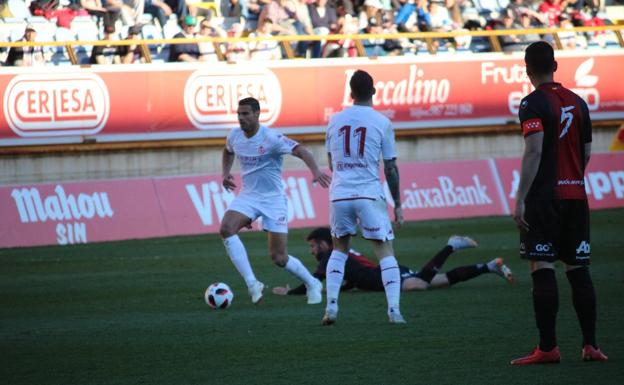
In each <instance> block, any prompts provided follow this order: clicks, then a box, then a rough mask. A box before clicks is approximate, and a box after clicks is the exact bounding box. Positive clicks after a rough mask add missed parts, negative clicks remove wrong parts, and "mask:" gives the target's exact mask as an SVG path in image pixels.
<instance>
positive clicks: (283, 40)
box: [0, 25, 624, 64]
mask: <svg viewBox="0 0 624 385" xmlns="http://www.w3.org/2000/svg"><path fill="white" fill-rule="evenodd" d="M622 31H624V26H622V25H610V26H599V27H575V28H535V29H516V30H486V31H466V30H458V31H451V32H408V33H384V34H350V35H344V34H336V35H324V36H319V35H289V36H255V37H249V36H248V37H195V38H184V39H140V40H96V41H50V42H24V41H18V42H0V47H34V46H37V47H60V46H62V47H64V48H65V50H66V51H67V57H68V58H69V60H70V61H71V63H72V64H79V61H78V57H77V55H76V52H75V50H74V47H80V46H107V45H113V46H132V45H137V46H139V47H140V51H141V55H142V56H143V58H144V59H145V62H147V63H151V62H152V56H151V52H150V49H149V46H152V45H165V44H187V43H213V45H214V49H215V54H216V55H217V57H218V59H219V60H221V61H226V60H227V59H226V55H225V52H223V50H222V46H221V45H222V44H224V43H225V44H229V43H238V42H246V43H251V42H262V41H277V42H279V43H280V45H281V47H282V49H283V51H284V53H285V55H286V58H288V59H293V58H295V55H294V52H293V50H292V46H291V43H292V42H298V41H341V40H342V41H345V40H350V41H353V43H354V45H355V49H356V51H357V54H358V56H362V57H365V56H368V55H367V54H366V50H365V47H364V43H363V41H364V40H371V39H410V40H421V41H424V42H425V44H426V46H427V50H428V51H429V53H430V54H436V53H437V47H436V45H435V44H434V40H435V39H444V38H455V37H462V36H472V37H487V38H488V40H489V42H490V46H491V48H492V51H493V52H501V51H502V47H501V44H500V41H499V40H498V38H499V37H500V36H515V35H528V34H539V35H542V36H545V35H549V36H552V39H553V42H554V43H555V46H556V48H557V49H563V45H562V43H561V39H560V38H559V34H560V33H567V34H569V33H570V32H575V33H592V32H593V33H596V32H603V33H604V32H612V33H614V34H615V36H616V38H617V41H618V44H619V46H620V48H624V39H623V37H622Z"/></svg>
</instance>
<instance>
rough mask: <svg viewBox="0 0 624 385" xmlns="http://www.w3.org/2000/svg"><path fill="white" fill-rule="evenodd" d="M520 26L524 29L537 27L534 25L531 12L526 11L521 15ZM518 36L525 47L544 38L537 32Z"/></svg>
mask: <svg viewBox="0 0 624 385" xmlns="http://www.w3.org/2000/svg"><path fill="white" fill-rule="evenodd" d="M518 28H520V29H524V30H527V29H531V28H535V26H534V25H533V22H532V19H531V14H530V13H527V12H525V13H523V14H521V15H520V24H519V26H518ZM518 38H519V39H520V41H521V42H522V43H523V45H524V47H525V48H526V47H528V46H529V45H530V44H531V43H534V42H536V41H540V40H541V39H542V38H541V36H540V35H539V34H537V33H528V34H524V35H518ZM523 50H524V48H523Z"/></svg>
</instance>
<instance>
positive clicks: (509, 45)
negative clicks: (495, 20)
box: [494, 13, 524, 52]
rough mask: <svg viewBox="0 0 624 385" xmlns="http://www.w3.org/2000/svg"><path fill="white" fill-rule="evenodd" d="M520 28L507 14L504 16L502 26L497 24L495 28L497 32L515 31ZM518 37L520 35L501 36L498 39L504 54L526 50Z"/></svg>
mask: <svg viewBox="0 0 624 385" xmlns="http://www.w3.org/2000/svg"><path fill="white" fill-rule="evenodd" d="M518 28H519V27H518V26H517V25H515V24H514V22H513V19H512V18H511V16H510V15H508V14H506V13H505V14H503V20H502V24H497V25H496V26H495V27H494V29H496V30H513V29H518ZM518 36H519V35H501V36H499V37H498V40H499V41H500V44H501V47H502V48H503V51H504V52H511V51H522V50H523V49H524V46H523V45H522V40H521V39H520V38H519V37H518Z"/></svg>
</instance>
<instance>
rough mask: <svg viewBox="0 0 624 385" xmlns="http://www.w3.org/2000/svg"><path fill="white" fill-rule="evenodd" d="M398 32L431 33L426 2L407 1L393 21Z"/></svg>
mask: <svg viewBox="0 0 624 385" xmlns="http://www.w3.org/2000/svg"><path fill="white" fill-rule="evenodd" d="M394 21H395V23H396V25H397V28H398V30H399V32H419V31H421V32H426V31H431V15H430V14H429V4H428V0H407V2H406V3H405V4H403V5H402V6H401V8H400V9H399V11H398V13H397V16H396V18H395V19H394Z"/></svg>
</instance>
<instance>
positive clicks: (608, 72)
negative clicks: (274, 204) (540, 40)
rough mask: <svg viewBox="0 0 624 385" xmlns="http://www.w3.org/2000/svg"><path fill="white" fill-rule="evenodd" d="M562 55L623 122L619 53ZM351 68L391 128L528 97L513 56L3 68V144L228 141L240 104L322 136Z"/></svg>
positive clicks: (569, 82)
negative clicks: (245, 101) (365, 77)
mask: <svg viewBox="0 0 624 385" xmlns="http://www.w3.org/2000/svg"><path fill="white" fill-rule="evenodd" d="M557 54H558V58H557V60H558V63H559V69H558V70H557V72H556V80H557V81H559V82H561V83H562V84H563V85H564V86H566V87H568V88H571V89H572V90H573V91H574V92H576V93H577V94H579V95H581V96H582V97H583V98H584V99H585V100H586V101H587V104H588V106H589V109H590V111H591V114H592V118H593V119H594V120H601V119H624V89H623V88H622V87H620V85H619V83H618V82H617V81H613V74H616V73H619V72H621V68H624V53H623V52H622V51H620V50H616V51H613V52H609V51H586V52H574V53H559V52H558V53H557ZM356 69H363V70H366V71H368V72H370V73H371V75H372V76H373V78H374V79H375V88H376V91H377V92H376V94H375V96H374V98H373V103H374V106H375V108H376V109H378V110H379V111H381V112H382V113H384V114H385V115H386V116H388V117H389V118H390V119H391V120H392V121H393V122H394V124H395V127H396V128H397V129H403V128H410V129H414V128H416V129H417V128H425V127H439V126H445V127H449V126H467V125H468V126H469V125H489V124H504V123H507V122H510V121H516V119H517V113H518V108H519V105H520V101H521V99H522V98H523V97H524V96H525V95H527V94H528V93H530V92H531V91H532V89H533V88H532V86H531V84H530V82H529V80H528V78H527V77H526V74H525V69H524V64H523V60H522V56H521V55H519V54H517V55H501V54H483V55H471V56H459V55H458V56H431V57H427V58H413V57H412V58H410V57H393V58H380V59H377V60H369V59H367V58H351V59H348V60H345V59H327V60H324V61H323V65H322V66H319V65H316V63H312V64H310V62H307V61H287V60H284V61H272V62H265V63H263V64H257V63H254V64H253V65H251V64H243V63H237V64H227V63H210V65H208V64H188V65H187V64H174V63H171V64H169V63H165V64H150V65H139V66H134V65H133V66H125V65H119V66H102V67H99V66H94V67H87V68H82V67H67V68H52V67H43V68H40V69H19V68H4V69H2V70H1V71H0V97H1V99H2V109H1V111H0V145H19V144H28V143H32V142H33V141H34V140H36V141H37V143H46V139H47V140H48V141H49V142H53V140H52V139H54V142H55V143H58V142H59V140H61V141H62V140H63V139H66V140H74V141H76V140H82V139H83V138H85V137H87V138H91V139H95V140H97V141H127V140H150V139H181V138H193V137H225V136H226V134H227V132H228V130H229V129H230V128H231V127H234V126H236V125H237V118H236V109H237V104H238V100H240V99H242V98H244V97H247V96H253V97H255V98H257V99H259V100H260V104H261V109H262V111H261V116H260V119H261V122H262V124H265V125H268V126H271V127H274V128H278V129H281V130H284V132H287V133H310V132H324V130H325V127H326V125H327V122H328V120H329V118H330V117H331V116H332V114H334V113H335V112H337V111H340V110H341V109H343V108H344V107H346V106H349V105H350V104H351V99H350V95H349V79H350V77H351V75H352V74H353V72H354V71H355V70H356Z"/></svg>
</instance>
